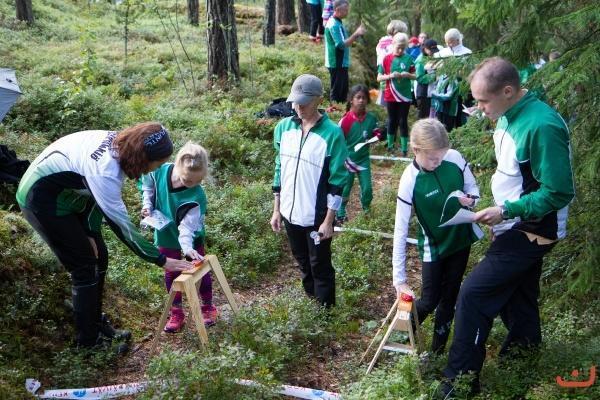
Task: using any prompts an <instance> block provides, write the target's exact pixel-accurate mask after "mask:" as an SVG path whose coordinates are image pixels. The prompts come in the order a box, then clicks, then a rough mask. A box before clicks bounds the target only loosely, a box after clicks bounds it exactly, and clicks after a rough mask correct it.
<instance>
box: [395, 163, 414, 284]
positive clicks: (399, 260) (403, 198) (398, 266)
mask: <svg viewBox="0 0 600 400" xmlns="http://www.w3.org/2000/svg"><path fill="white" fill-rule="evenodd" d="M416 172H417V173H418V171H416ZM415 178H416V173H415V168H414V167H413V166H412V164H411V165H408V166H407V167H406V168H405V169H404V172H403V173H402V177H401V178H400V185H399V186H398V197H397V198H396V221H395V224H394V250H393V253H392V279H393V284H394V287H398V286H399V285H401V284H402V283H405V282H406V239H407V238H408V227H409V223H410V216H411V211H412V197H413V195H412V194H413V190H414V187H415Z"/></svg>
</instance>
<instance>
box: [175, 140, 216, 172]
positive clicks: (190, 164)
mask: <svg viewBox="0 0 600 400" xmlns="http://www.w3.org/2000/svg"><path fill="white" fill-rule="evenodd" d="M175 168H176V169H177V170H178V171H179V172H198V173H201V174H202V178H203V179H204V178H206V176H207V175H208V152H207V151H206V149H205V148H204V147H202V146H200V145H199V144H196V143H193V142H187V143H186V144H184V145H183V147H182V148H181V149H180V150H179V152H177V156H175Z"/></svg>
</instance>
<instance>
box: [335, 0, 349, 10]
mask: <svg viewBox="0 0 600 400" xmlns="http://www.w3.org/2000/svg"><path fill="white" fill-rule="evenodd" d="M349 5H350V2H349V1H348V0H335V1H334V2H333V9H334V10H335V9H336V8H339V7H343V6H349Z"/></svg>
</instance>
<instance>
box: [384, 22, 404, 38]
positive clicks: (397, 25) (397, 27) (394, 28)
mask: <svg viewBox="0 0 600 400" xmlns="http://www.w3.org/2000/svg"><path fill="white" fill-rule="evenodd" d="M386 32H387V34H388V35H390V36H394V35H395V34H396V33H398V32H404V33H407V32H408V25H406V22H404V21H400V20H399V19H393V20H391V21H390V23H389V24H388V26H387V29H386Z"/></svg>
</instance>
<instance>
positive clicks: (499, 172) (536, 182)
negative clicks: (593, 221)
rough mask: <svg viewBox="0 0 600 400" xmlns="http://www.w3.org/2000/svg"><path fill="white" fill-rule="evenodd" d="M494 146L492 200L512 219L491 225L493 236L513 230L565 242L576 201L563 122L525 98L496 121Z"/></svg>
mask: <svg viewBox="0 0 600 400" xmlns="http://www.w3.org/2000/svg"><path fill="white" fill-rule="evenodd" d="M494 146H495V152H496V160H497V161H498V166H497V168H496V172H495V173H494V175H493V176H492V184H491V187H492V194H493V195H494V201H495V202H496V204H497V205H504V206H505V207H506V209H507V211H508V215H509V217H510V218H511V219H509V220H507V221H504V222H503V223H501V224H499V225H495V226H494V234H496V235H500V234H502V233H504V232H505V231H506V230H508V229H511V228H512V229H518V230H521V231H524V232H530V233H533V234H536V235H539V236H542V237H545V238H547V239H562V238H564V237H565V235H566V226H567V211H568V205H569V203H570V202H571V200H573V197H574V196H575V188H574V185H573V172H572V168H571V147H570V144H569V129H568V127H567V125H566V123H565V121H564V120H563V119H562V118H561V116H560V115H559V114H558V113H557V112H556V111H554V110H553V109H552V108H551V107H550V106H549V105H547V104H546V103H544V102H542V101H540V100H538V99H537V98H536V97H535V96H534V95H533V94H532V93H529V92H528V93H527V94H525V95H524V96H523V97H522V98H521V99H520V100H519V102H517V104H515V105H514V106H512V107H511V108H510V109H509V110H508V111H506V112H505V113H504V115H502V116H501V117H500V118H499V119H498V123H497V124H496V130H495V132H494Z"/></svg>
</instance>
